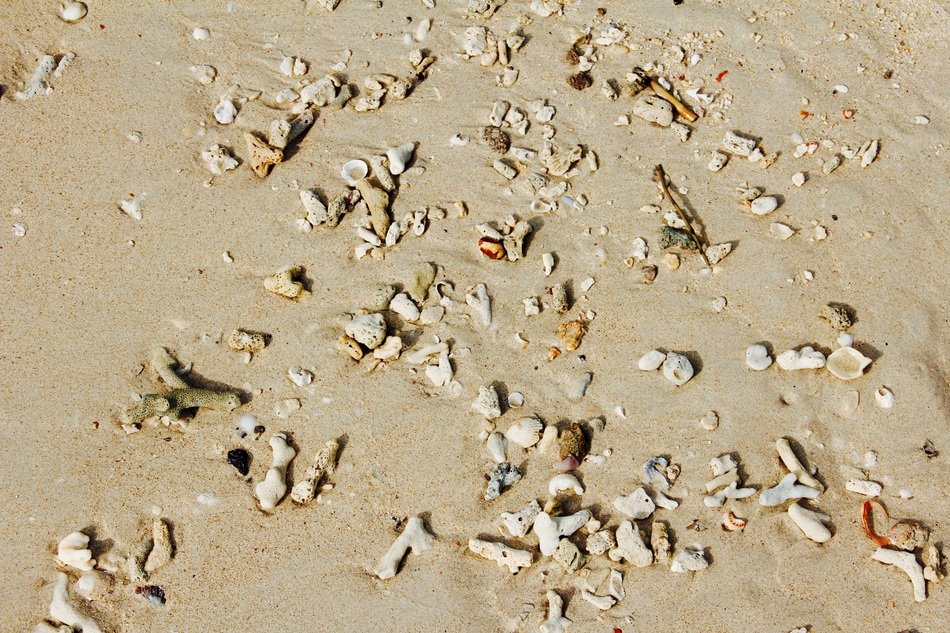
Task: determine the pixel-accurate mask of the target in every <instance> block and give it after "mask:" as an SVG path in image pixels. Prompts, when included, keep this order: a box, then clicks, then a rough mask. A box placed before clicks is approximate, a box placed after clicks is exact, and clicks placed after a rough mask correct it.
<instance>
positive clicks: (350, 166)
mask: <svg viewBox="0 0 950 633" xmlns="http://www.w3.org/2000/svg"><path fill="white" fill-rule="evenodd" d="M367 174H369V165H367V164H366V161H362V160H359V159H356V160H349V161H347V162H345V163H343V169H341V170H340V176H342V177H343V180H345V181H346V184H348V185H349V186H351V187H355V186H356V183H358V182H359V181H361V180H363V179H364V178H366V175H367Z"/></svg>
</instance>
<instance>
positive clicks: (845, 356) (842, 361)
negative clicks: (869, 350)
mask: <svg viewBox="0 0 950 633" xmlns="http://www.w3.org/2000/svg"><path fill="white" fill-rule="evenodd" d="M870 364H871V359H870V358H868V357H867V356H865V355H864V354H862V353H861V352H859V351H858V350H856V349H854V348H853V347H839V348H838V349H836V350H835V351H833V352H832V353H831V354H830V355H829V356H828V360H827V361H826V363H825V368H826V369H827V370H828V371H830V372H831V373H832V374H833V375H834V376H835V377H837V378H840V379H841V380H854V379H855V378H859V377H861V376H862V375H864V370H865V368H867V366H868V365H870Z"/></svg>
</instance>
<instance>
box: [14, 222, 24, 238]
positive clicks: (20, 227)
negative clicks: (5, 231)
mask: <svg viewBox="0 0 950 633" xmlns="http://www.w3.org/2000/svg"><path fill="white" fill-rule="evenodd" d="M24 235H26V225H25V224H23V223H22V222H17V223H16V224H14V225H13V237H23V236H24Z"/></svg>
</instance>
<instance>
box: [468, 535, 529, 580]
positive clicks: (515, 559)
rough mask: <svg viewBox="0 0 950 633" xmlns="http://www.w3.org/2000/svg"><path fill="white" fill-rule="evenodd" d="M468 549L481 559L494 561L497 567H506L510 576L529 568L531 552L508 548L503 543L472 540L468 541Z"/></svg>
mask: <svg viewBox="0 0 950 633" xmlns="http://www.w3.org/2000/svg"><path fill="white" fill-rule="evenodd" d="M468 549H470V550H471V551H472V552H474V553H476V554H478V555H479V556H481V557H482V558H487V559H488V560H493V561H495V562H496V563H498V566H499V567H507V568H508V571H510V572H511V573H512V574H517V573H518V570H519V569H522V568H524V567H530V566H531V552H529V551H526V550H520V549H514V548H513V547H508V546H507V545H505V544H504V543H493V542H491V541H482V540H480V539H477V538H473V539H469V540H468Z"/></svg>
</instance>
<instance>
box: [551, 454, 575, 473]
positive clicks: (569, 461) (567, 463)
mask: <svg viewBox="0 0 950 633" xmlns="http://www.w3.org/2000/svg"><path fill="white" fill-rule="evenodd" d="M578 466H580V462H578V461H577V458H576V457H574V456H573V455H568V456H567V457H565V458H564V459H562V460H561V461H559V462H558V463H556V464H554V470H556V471H558V472H562V473H569V472H571V471H572V470H577V467H578Z"/></svg>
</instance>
